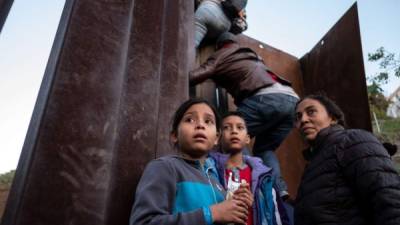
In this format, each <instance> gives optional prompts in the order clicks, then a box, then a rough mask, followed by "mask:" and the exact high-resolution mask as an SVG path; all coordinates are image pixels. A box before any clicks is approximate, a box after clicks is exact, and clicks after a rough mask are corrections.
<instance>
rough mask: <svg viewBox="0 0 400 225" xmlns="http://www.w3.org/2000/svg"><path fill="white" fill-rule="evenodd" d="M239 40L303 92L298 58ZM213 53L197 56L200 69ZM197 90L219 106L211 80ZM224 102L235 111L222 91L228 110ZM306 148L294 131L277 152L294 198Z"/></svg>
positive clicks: (221, 100) (210, 48) (206, 50)
mask: <svg viewBox="0 0 400 225" xmlns="http://www.w3.org/2000/svg"><path fill="white" fill-rule="evenodd" d="M238 40H239V43H240V44H241V45H242V46H246V47H250V48H251V49H253V50H254V51H255V52H257V54H259V55H260V56H261V57H262V58H263V59H264V62H265V64H266V65H267V66H268V67H269V68H270V69H271V70H273V71H274V72H275V73H277V74H280V75H281V76H283V77H284V78H286V79H288V80H290V81H291V82H292V83H293V87H294V89H295V91H296V92H297V93H299V94H302V93H303V83H302V74H301V67H300V63H299V61H298V59H297V58H296V57H294V56H292V55H289V54H288V53H285V52H283V51H281V50H279V49H276V48H273V47H272V46H269V45H267V44H265V43H262V42H260V41H258V40H255V39H253V38H250V37H248V36H246V35H239V38H238ZM213 51H214V46H213V45H209V46H206V47H203V48H202V49H200V51H199V54H198V55H197V66H198V65H199V64H200V63H201V62H204V61H206V60H207V58H208V56H209V55H210V54H211V53H212V52H213ZM196 90H197V92H196V96H201V97H204V98H206V99H208V100H210V101H211V102H214V104H216V103H217V96H216V91H215V84H214V83H213V82H212V81H211V80H208V81H206V82H205V83H203V84H200V85H198V86H196ZM225 102H227V107H228V109H229V110H235V109H236V106H235V104H234V103H233V98H232V97H231V96H230V95H229V94H227V93H226V91H222V93H219V100H218V103H219V104H220V105H221V107H222V108H223V107H225V106H224V104H225ZM228 109H220V111H222V112H223V111H227V110H228ZM271 119H273V118H271ZM303 149H304V145H303V143H302V141H301V138H300V135H299V134H298V132H296V131H292V132H291V133H290V134H289V136H288V137H287V138H286V140H285V141H284V142H283V143H282V145H281V146H280V147H279V149H278V150H277V155H278V158H279V161H280V163H281V168H282V175H283V177H284V178H285V180H286V181H287V183H288V188H289V192H290V194H291V195H292V196H295V195H296V193H297V187H298V184H299V182H300V179H301V175H302V173H303V168H304V163H305V162H304V160H303V157H302V154H301V152H302V150H303Z"/></svg>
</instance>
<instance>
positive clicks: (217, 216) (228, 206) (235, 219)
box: [210, 199, 249, 224]
mask: <svg viewBox="0 0 400 225" xmlns="http://www.w3.org/2000/svg"><path fill="white" fill-rule="evenodd" d="M210 210H211V214H212V218H213V222H215V223H239V224H246V221H247V214H248V212H249V210H248V207H247V205H246V203H244V202H243V201H240V200H235V199H230V200H225V201H223V202H221V203H219V204H215V205H212V206H211V207H210Z"/></svg>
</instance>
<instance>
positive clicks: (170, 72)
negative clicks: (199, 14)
mask: <svg viewBox="0 0 400 225" xmlns="http://www.w3.org/2000/svg"><path fill="white" fill-rule="evenodd" d="M193 8H194V6H193V2H192V1H186V0H179V1H168V0H162V1H160V0H135V1H133V0H131V1H120V0H114V1H89V0H75V1H67V2H66V6H65V9H64V12H63V16H62V19H61V24H60V27H59V30H58V33H57V36H56V40H55V43H54V46H53V49H52V53H51V57H50V59H49V63H48V66H47V69H46V73H45V76H44V80H43V82H42V86H41V89H40V91H39V98H38V100H37V104H36V106H35V109H34V114H33V117H32V120H31V124H30V127H29V130H28V134H27V137H26V141H25V144H24V147H23V152H22V155H21V159H20V162H19V165H18V168H17V172H16V178H15V181H14V183H13V186H12V189H11V195H12V197H11V196H10V198H9V201H8V205H7V211H6V212H5V215H4V218H3V223H2V224H4V225H5V224H7V225H11V224H12V225H14V224H18V225H22V224H29V225H35V224H41V225H42V224H44V225H46V224H48V225H54V224H80V225H84V224H100V225H101V224H110V225H111V224H127V223H128V219H129V213H130V209H131V205H132V203H133V197H134V191H135V187H136V184H137V182H138V180H139V178H140V176H141V174H142V171H143V169H144V167H145V165H146V164H147V162H148V161H150V160H151V159H153V158H155V157H156V156H159V155H164V154H167V153H171V152H174V150H173V149H172V147H171V145H170V144H169V141H168V134H167V133H166V132H167V131H168V130H169V125H170V124H169V121H170V118H171V116H172V114H173V112H174V111H175V109H176V108H177V106H178V105H179V104H180V103H181V102H182V101H183V100H185V99H186V98H187V97H188V88H187V86H188V80H187V73H188V68H189V66H190V62H191V61H190V60H193V59H194V49H193V47H192V46H193V45H194V44H193V43H192V38H191V36H190V35H191V32H192V31H191V29H192V24H193ZM192 49H193V50H192ZM190 54H192V55H190Z"/></svg>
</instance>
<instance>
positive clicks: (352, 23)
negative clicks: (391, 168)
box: [300, 3, 372, 131]
mask: <svg viewBox="0 0 400 225" xmlns="http://www.w3.org/2000/svg"><path fill="white" fill-rule="evenodd" d="M300 63H301V66H302V70H303V79H304V80H303V82H304V90H305V94H310V93H316V92H320V91H322V92H324V93H326V94H327V96H329V97H330V98H332V99H334V100H335V101H336V102H337V104H338V105H339V106H340V107H341V108H342V110H343V111H344V113H345V116H346V120H347V122H348V125H349V127H351V128H361V129H365V130H369V131H371V130H372V128H371V119H370V112H369V105H368V97H367V88H366V80H365V71H364V63H363V57H362V48H361V38H360V27H359V22H358V13H357V3H354V5H353V6H352V7H351V8H350V9H349V10H348V11H347V12H346V13H345V15H343V17H342V18H341V19H340V20H339V21H338V22H337V23H336V24H335V25H334V26H333V27H332V28H331V29H330V30H329V31H328V33H327V34H326V35H325V36H324V37H323V38H322V39H321V40H320V41H319V43H318V44H317V45H316V46H315V47H314V48H313V49H312V50H311V51H310V52H309V53H308V54H306V55H305V56H303V57H302V58H301V60H300Z"/></svg>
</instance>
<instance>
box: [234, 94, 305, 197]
mask: <svg viewBox="0 0 400 225" xmlns="http://www.w3.org/2000/svg"><path fill="white" fill-rule="evenodd" d="M297 101H298V99H297V98H295V97H293V96H290V95H285V94H279V93H276V94H275V93H271V94H263V95H254V96H251V97H248V98H246V99H244V100H243V101H242V102H241V103H240V105H239V106H238V111H239V112H241V113H242V114H243V116H244V119H245V121H246V123H247V128H248V131H249V134H250V136H251V137H256V141H255V143H254V147H253V153H254V155H255V156H258V157H260V158H261V159H262V160H263V162H264V164H265V165H267V166H268V167H271V168H272V175H273V176H274V178H275V180H276V188H277V190H278V192H279V194H280V195H281V196H283V195H285V194H287V185H286V182H285V181H284V180H283V178H282V175H281V170H280V166H279V160H278V158H277V157H276V154H275V149H277V148H278V147H279V145H280V144H281V143H282V141H283V140H284V139H285V138H286V136H287V135H288V134H289V132H290V131H291V130H292V128H293V122H294V113H295V106H296V103H297Z"/></svg>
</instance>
